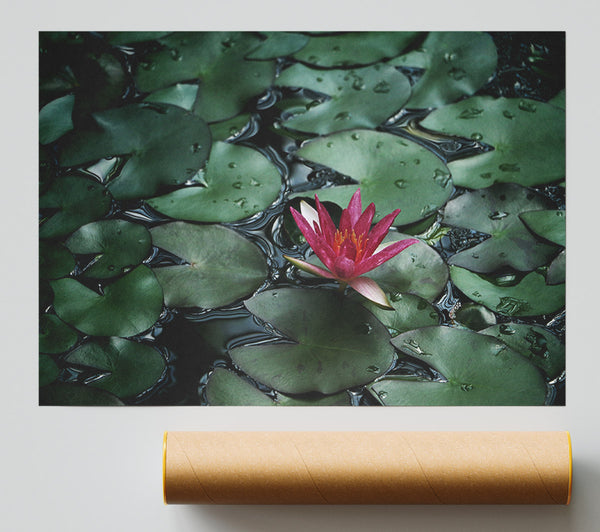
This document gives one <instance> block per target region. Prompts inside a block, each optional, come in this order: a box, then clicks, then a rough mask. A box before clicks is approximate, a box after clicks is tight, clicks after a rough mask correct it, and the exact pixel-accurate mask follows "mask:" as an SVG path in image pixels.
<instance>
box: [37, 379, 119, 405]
mask: <svg viewBox="0 0 600 532" xmlns="http://www.w3.org/2000/svg"><path fill="white" fill-rule="evenodd" d="M40 405H52V406H121V405H123V401H121V400H120V399H119V398H118V397H116V396H114V395H112V394H110V393H108V392H105V391H104V390H99V389H97V388H93V387H91V386H86V385H83V384H70V383H63V382H57V383H55V384H50V385H49V386H44V387H43V388H41V389H40Z"/></svg>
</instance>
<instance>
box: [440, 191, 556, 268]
mask: <svg viewBox="0 0 600 532" xmlns="http://www.w3.org/2000/svg"><path fill="white" fill-rule="evenodd" d="M551 205H552V203H551V201H550V200H549V199H548V198H546V197H545V196H544V195H542V194H540V193H538V192H535V191H533V190H530V189H528V188H525V187H521V186H520V185H516V184H514V183H500V184H498V185H494V186H492V187H490V188H486V189H481V190H474V191H472V192H467V193H466V194H463V195H462V196H459V197H457V198H455V199H453V200H452V201H450V202H448V204H447V205H446V208H445V209H444V223H445V224H447V225H453V226H456V227H465V228H468V229H475V230H477V231H480V232H482V233H487V234H489V235H492V237H491V238H488V239H487V240H484V241H483V242H482V243H481V244H478V245H476V246H474V247H472V248H469V249H467V250H465V251H461V252H459V253H457V254H456V255H453V256H452V257H451V258H450V260H449V261H448V262H449V263H450V264H454V265H456V266H461V267H463V268H467V269H469V270H471V271H475V272H482V273H485V272H493V271H498V270H499V269H500V268H503V267H505V266H509V267H511V268H514V269H515V270H519V271H531V270H534V269H535V268H537V267H538V266H541V265H543V264H546V263H547V262H548V260H550V259H551V258H552V257H553V256H554V255H555V253H556V247H555V246H552V245H548V244H544V243H543V242H541V241H539V239H537V238H535V237H534V236H533V235H532V234H531V232H530V231H529V230H528V229H527V227H526V226H525V225H524V224H523V221H522V217H520V215H521V214H522V213H524V212H525V211H538V212H544V211H542V210H541V209H547V208H548V207H549V206H551ZM532 214H535V213H532Z"/></svg>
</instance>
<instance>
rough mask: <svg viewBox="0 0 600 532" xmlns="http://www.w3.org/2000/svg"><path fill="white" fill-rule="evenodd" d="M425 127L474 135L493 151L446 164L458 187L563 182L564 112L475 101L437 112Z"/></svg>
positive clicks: (521, 102) (522, 103) (528, 103)
mask: <svg viewBox="0 0 600 532" xmlns="http://www.w3.org/2000/svg"><path fill="white" fill-rule="evenodd" d="M421 125H422V126H424V127H425V128H427V129H431V130H434V131H440V132H442V133H444V134H447V135H458V136H461V137H466V138H471V137H472V136H473V135H474V134H477V135H478V138H480V140H481V141H482V142H483V143H485V144H488V145H490V146H492V147H493V148H494V149H493V150H492V151H488V152H486V153H483V154H480V155H475V156H472V157H467V158H464V159H459V160H456V161H452V162H451V163H448V168H450V171H451V172H452V178H453V179H454V184H455V185H458V186H462V187H467V188H485V187H489V186H490V185H493V184H494V183H519V184H521V185H523V186H532V185H540V184H544V183H553V182H555V181H560V180H562V179H564V178H565V112H564V110H562V109H559V108H558V107H555V106H553V105H550V104H547V103H543V102H538V101H535V100H528V99H524V98H498V99H494V98H492V97H490V96H476V97H473V98H467V99H466V100H463V101H461V102H459V103H456V104H452V105H447V106H445V107H442V108H440V109H437V110H435V111H433V112H432V113H431V114H429V115H428V116H427V118H425V119H424V120H423V121H422V122H421Z"/></svg>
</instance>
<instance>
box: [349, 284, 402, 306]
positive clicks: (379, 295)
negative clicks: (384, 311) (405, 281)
mask: <svg viewBox="0 0 600 532" xmlns="http://www.w3.org/2000/svg"><path fill="white" fill-rule="evenodd" d="M349 284H350V286H351V287H352V288H354V290H356V291H357V292H358V293H359V294H361V295H363V296H364V297H366V298H367V299H370V300H371V301H373V302H374V303H377V304H378V305H381V306H382V307H385V308H389V309H393V308H394V307H392V305H391V304H390V302H389V301H388V298H387V296H386V295H385V292H384V291H383V290H382V289H381V288H380V287H379V285H378V284H377V283H376V282H375V281H373V279H369V278H368V277H357V278H356V279H353V280H352V281H350V283H349Z"/></svg>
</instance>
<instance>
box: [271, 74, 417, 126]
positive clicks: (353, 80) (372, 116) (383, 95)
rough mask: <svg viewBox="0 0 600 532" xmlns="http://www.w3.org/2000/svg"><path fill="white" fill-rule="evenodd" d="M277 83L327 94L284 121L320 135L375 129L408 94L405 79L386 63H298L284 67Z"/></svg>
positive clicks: (299, 109)
mask: <svg viewBox="0 0 600 532" xmlns="http://www.w3.org/2000/svg"><path fill="white" fill-rule="evenodd" d="M276 83H277V85H279V86H293V87H303V88H307V89H310V90H312V91H316V92H320V93H323V94H326V95H328V96H329V97H330V99H328V100H326V101H324V102H322V103H319V102H318V101H314V102H309V103H308V104H307V105H303V106H301V107H300V108H297V109H295V111H296V114H293V116H292V117H291V118H289V119H288V120H286V121H285V122H284V124H285V126H286V127H288V128H291V129H294V130H297V131H305V132H310V133H317V134H319V135H326V134H328V133H332V132H334V131H341V130H344V129H354V128H375V127H377V126H378V125H379V124H381V123H382V122H384V121H385V120H386V119H387V118H389V117H390V116H391V115H392V114H394V113H395V112H396V111H398V109H400V108H401V107H402V105H403V104H404V103H405V102H406V101H407V100H408V98H409V97H410V82H409V81H408V78H407V77H406V76H404V75H403V74H401V73H400V72H398V70H396V69H395V68H394V67H391V66H387V65H375V66H371V67H365V68H359V69H355V70H325V71H324V70H314V69H312V68H308V67H306V66H304V65H302V64H299V63H297V64H295V65H292V66H291V67H290V68H288V69H286V70H284V71H283V72H282V73H281V75H280V76H279V77H278V78H277V80H276ZM292 113H294V110H292Z"/></svg>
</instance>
